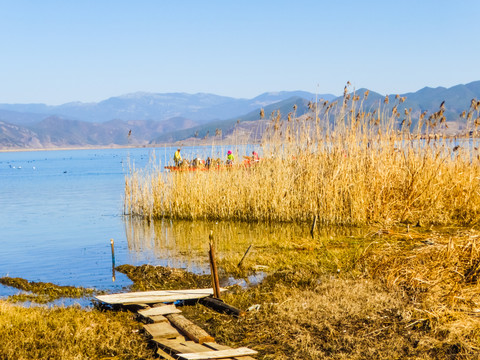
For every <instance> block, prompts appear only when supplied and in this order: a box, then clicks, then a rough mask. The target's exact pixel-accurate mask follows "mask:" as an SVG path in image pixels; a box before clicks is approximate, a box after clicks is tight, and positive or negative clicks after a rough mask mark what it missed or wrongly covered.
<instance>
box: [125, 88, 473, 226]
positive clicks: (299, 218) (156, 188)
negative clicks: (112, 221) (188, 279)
mask: <svg viewBox="0 0 480 360" xmlns="http://www.w3.org/2000/svg"><path fill="white" fill-rule="evenodd" d="M366 96H368V94H364V95H363V97H362V99H360V96H359V95H355V93H354V95H353V96H352V95H351V94H347V93H345V96H344V100H343V102H342V103H331V104H329V103H328V102H323V103H322V102H317V103H313V104H311V105H310V106H311V109H312V110H311V113H310V114H309V115H304V116H301V117H296V116H295V107H294V111H292V113H290V114H288V116H287V117H286V119H283V118H282V116H281V114H280V113H278V112H274V113H272V114H271V119H270V120H269V124H270V125H269V127H268V129H267V130H266V131H265V132H264V134H263V140H262V150H263V158H262V160H261V161H260V162H259V163H256V164H254V165H243V164H237V165H236V166H234V167H226V166H221V167H218V168H217V167H215V170H210V171H185V172H173V173H163V172H162V171H161V169H160V168H159V167H157V168H155V167H152V168H150V169H149V170H136V169H132V170H131V171H130V173H129V174H128V175H127V176H126V186H125V212H126V213H129V214H132V215H138V216H142V217H145V218H173V219H189V220H190V219H210V220H220V219H221V220H241V221H258V222H260V221H261V222H303V221H312V219H313V218H314V217H315V216H317V218H318V221H319V222H320V223H323V224H335V225H338V224H343V225H363V224H371V223H382V224H391V223H399V222H401V223H412V224H416V223H418V222H421V223H425V224H427V223H428V224H469V225H474V224H477V223H478V220H479V214H480V193H479V192H478V188H479V185H480V159H479V153H478V148H479V147H478V141H477V139H476V138H464V139H457V138H453V137H448V136H447V135H446V134H447V124H446V121H445V117H444V115H443V113H444V109H445V105H444V104H443V103H442V104H441V106H440V108H439V110H438V111H437V112H435V113H434V114H431V115H430V116H429V117H427V114H425V113H422V114H417V115H418V118H415V119H414V120H415V121H412V119H413V116H414V114H411V113H410V112H409V111H408V110H407V109H405V112H404V114H403V115H400V114H399V111H398V110H397V108H398V105H399V104H401V103H402V102H403V101H404V99H403V98H400V97H398V98H397V99H395V100H393V101H391V102H395V105H394V107H393V110H392V111H390V110H388V111H387V108H386V104H385V103H387V102H388V98H386V99H385V100H384V104H379V105H378V108H376V109H365V108H364V105H363V100H364V98H366ZM472 104H473V102H472ZM475 104H477V103H476V102H475ZM391 105H392V104H391ZM391 105H390V106H391ZM472 106H473V105H472ZM478 111H479V110H478V106H477V107H476V108H475V107H472V108H471V109H470V110H469V114H472V115H470V117H469V119H475V118H477V117H478ZM466 121H467V129H472V130H471V131H472V132H471V133H472V134H476V132H475V131H476V126H478V124H477V123H476V121H473V120H468V119H467V120H466ZM469 121H470V122H469ZM479 123H480V122H479ZM241 155H242V154H237V159H238V158H239V157H241Z"/></svg>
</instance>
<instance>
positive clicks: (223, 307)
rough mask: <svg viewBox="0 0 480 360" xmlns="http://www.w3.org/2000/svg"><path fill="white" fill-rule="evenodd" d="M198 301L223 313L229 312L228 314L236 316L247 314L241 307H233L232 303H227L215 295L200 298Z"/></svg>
mask: <svg viewBox="0 0 480 360" xmlns="http://www.w3.org/2000/svg"><path fill="white" fill-rule="evenodd" d="M198 302H199V303H200V304H202V305H204V306H206V307H208V308H210V309H213V310H215V311H217V312H219V313H221V314H228V315H234V316H239V317H241V316H245V315H246V312H245V311H242V310H240V309H237V308H236V307H233V306H231V305H228V304H225V303H224V302H223V301H222V300H220V299H215V298H213V297H210V296H207V297H204V298H201V299H198Z"/></svg>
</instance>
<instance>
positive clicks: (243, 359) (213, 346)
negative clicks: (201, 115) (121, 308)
mask: <svg viewBox="0 0 480 360" xmlns="http://www.w3.org/2000/svg"><path fill="white" fill-rule="evenodd" d="M202 345H204V346H208V347H209V348H211V349H213V350H228V349H231V347H230V346H226V345H220V344H217V343H216V342H204V343H203V344H202ZM232 359H234V360H256V359H255V358H253V357H251V356H235V357H232Z"/></svg>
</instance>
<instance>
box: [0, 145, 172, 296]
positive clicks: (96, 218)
mask: <svg viewBox="0 0 480 360" xmlns="http://www.w3.org/2000/svg"><path fill="white" fill-rule="evenodd" d="M157 151H158V152H161V150H157ZM163 151H164V152H170V149H168V150H167V149H163ZM151 153H152V150H151V149H114V150H112V149H106V150H68V151H28V152H4V153H0V231H1V233H0V244H1V250H0V276H11V277H22V278H25V279H28V280H30V281H45V282H53V283H56V284H59V285H77V286H86V287H95V288H101V289H115V288H121V287H123V286H126V285H129V284H130V281H129V280H128V279H127V278H126V277H125V276H123V275H121V274H117V277H116V281H115V282H113V281H112V269H111V267H112V258H111V250H110V239H112V238H113V239H114V241H115V254H116V262H117V264H122V263H131V258H132V254H131V252H129V251H128V246H127V243H126V236H125V226H124V221H123V218H122V210H123V209H122V206H123V191H124V190H123V187H124V175H125V173H126V171H128V163H129V162H131V163H135V165H136V166H138V167H140V166H145V164H147V162H148V161H149V159H150V157H151ZM134 259H135V262H136V263H139V262H142V260H143V259H142V254H135V256H134ZM8 292H11V290H10V289H6V288H5V287H2V288H1V289H0V295H3V294H4V293H8Z"/></svg>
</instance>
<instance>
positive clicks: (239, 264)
mask: <svg viewBox="0 0 480 360" xmlns="http://www.w3.org/2000/svg"><path fill="white" fill-rule="evenodd" d="M252 245H253V244H250V246H249V247H248V249H247V251H245V254H243V257H242V260H240V262H239V263H238V265H237V267H241V266H242V263H243V259H245V257H246V256H247V254H248V252H249V251H250V248H251V247H252Z"/></svg>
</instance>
